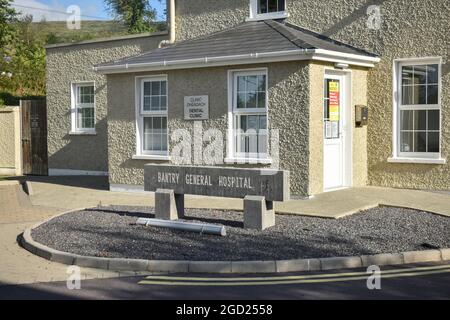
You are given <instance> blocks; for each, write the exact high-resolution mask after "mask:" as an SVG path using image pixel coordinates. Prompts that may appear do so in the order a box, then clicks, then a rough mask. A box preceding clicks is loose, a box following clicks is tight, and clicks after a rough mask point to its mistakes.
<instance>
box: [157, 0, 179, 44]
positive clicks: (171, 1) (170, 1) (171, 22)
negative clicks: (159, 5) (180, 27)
mask: <svg viewBox="0 0 450 320" xmlns="http://www.w3.org/2000/svg"><path fill="white" fill-rule="evenodd" d="M167 6H168V8H167V9H168V10H167V12H168V15H169V16H168V19H167V20H168V21H167V22H168V27H169V40H164V41H161V43H160V44H159V48H163V47H166V46H168V45H171V44H173V43H175V32H176V26H175V0H167Z"/></svg>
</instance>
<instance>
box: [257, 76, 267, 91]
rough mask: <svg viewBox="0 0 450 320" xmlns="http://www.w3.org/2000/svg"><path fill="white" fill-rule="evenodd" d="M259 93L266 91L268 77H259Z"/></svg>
mask: <svg viewBox="0 0 450 320" xmlns="http://www.w3.org/2000/svg"><path fill="white" fill-rule="evenodd" d="M258 91H264V92H265V91H266V76H265V75H262V76H258Z"/></svg>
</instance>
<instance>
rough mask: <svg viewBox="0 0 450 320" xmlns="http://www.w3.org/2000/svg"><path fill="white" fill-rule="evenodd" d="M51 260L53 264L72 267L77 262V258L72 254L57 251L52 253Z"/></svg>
mask: <svg viewBox="0 0 450 320" xmlns="http://www.w3.org/2000/svg"><path fill="white" fill-rule="evenodd" d="M50 260H51V261H53V262H58V263H62V264H67V265H72V264H74V262H75V257H74V255H73V254H71V253H67V252H62V251H57V250H55V251H54V252H52V256H51V258H50Z"/></svg>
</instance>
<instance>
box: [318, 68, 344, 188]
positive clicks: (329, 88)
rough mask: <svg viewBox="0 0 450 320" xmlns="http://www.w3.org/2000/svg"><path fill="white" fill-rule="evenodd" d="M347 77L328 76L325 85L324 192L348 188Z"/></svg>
mask: <svg viewBox="0 0 450 320" xmlns="http://www.w3.org/2000/svg"><path fill="white" fill-rule="evenodd" d="M345 86H346V83H345V76H341V75H326V76H325V83H324V88H325V90H324V119H323V127H324V162H323V165H324V191H329V190H333V189H338V188H342V187H345V186H346V183H347V181H348V179H347V177H346V170H345V169H346V167H347V166H346V156H345V155H346V151H347V150H346V141H345V139H346V132H345V130H344V129H345V118H346V108H345V94H346V87H345Z"/></svg>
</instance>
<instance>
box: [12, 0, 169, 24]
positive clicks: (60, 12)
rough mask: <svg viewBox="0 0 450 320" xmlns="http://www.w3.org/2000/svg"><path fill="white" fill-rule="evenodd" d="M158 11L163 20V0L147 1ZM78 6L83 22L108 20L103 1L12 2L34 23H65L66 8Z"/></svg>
mask: <svg viewBox="0 0 450 320" xmlns="http://www.w3.org/2000/svg"><path fill="white" fill-rule="evenodd" d="M149 1H150V3H151V5H152V6H153V7H154V8H156V9H157V11H158V20H165V16H164V9H165V5H166V4H165V0H163V1H161V2H160V1H159V0H149ZM70 5H78V6H79V7H80V9H81V15H82V17H81V18H82V19H83V20H110V19H112V17H111V16H110V15H109V14H108V11H107V8H106V6H105V4H104V0H13V7H14V8H15V9H16V10H17V11H18V12H21V13H26V14H32V15H33V18H34V21H40V20H42V18H44V17H45V19H46V20H47V21H65V20H66V18H67V16H68V15H67V14H66V13H65V12H66V11H67V8H68V7H69V6H70Z"/></svg>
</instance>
